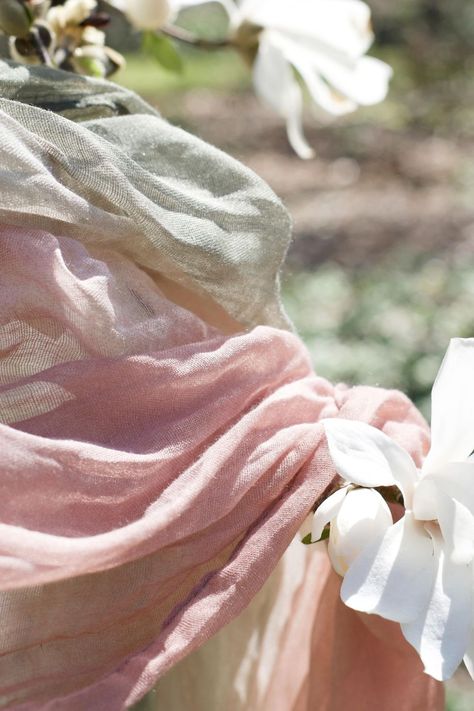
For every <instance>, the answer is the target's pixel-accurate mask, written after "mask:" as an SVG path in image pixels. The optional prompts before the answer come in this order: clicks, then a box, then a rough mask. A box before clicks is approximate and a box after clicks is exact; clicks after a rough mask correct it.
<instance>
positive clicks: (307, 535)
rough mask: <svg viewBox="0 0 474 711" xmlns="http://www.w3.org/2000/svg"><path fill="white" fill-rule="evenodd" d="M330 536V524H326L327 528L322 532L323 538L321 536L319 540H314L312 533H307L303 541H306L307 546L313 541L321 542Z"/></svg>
mask: <svg viewBox="0 0 474 711" xmlns="http://www.w3.org/2000/svg"><path fill="white" fill-rule="evenodd" d="M328 538H329V526H326V528H325V529H324V530H323V532H322V534H321V538H319V539H318V540H317V541H312V540H311V533H307V534H306V536H305V537H304V538H302V539H301V543H304V544H305V546H310V545H311V544H312V543H319V541H325V540H327V539H328Z"/></svg>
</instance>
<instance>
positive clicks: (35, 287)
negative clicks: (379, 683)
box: [0, 63, 441, 711]
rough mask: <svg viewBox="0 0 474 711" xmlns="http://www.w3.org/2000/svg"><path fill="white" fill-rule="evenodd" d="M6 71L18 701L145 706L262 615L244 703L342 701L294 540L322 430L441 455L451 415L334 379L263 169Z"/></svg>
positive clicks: (256, 707) (6, 404)
mask: <svg viewBox="0 0 474 711" xmlns="http://www.w3.org/2000/svg"><path fill="white" fill-rule="evenodd" d="M0 85H1V86H2V87H3V88H4V92H3V98H2V99H0V128H1V131H0V157H1V161H2V170H1V171H0V191H1V194H2V200H1V204H0V493H1V496H0V591H1V592H0V615H1V618H2V625H1V627H0V708H5V709H15V710H16V711H39V710H41V711H84V710H85V709H87V711H89V710H92V711H95V710H97V711H121V710H122V709H126V708H129V707H130V706H131V705H132V704H133V703H135V702H136V701H138V700H139V699H140V698H141V697H142V696H143V695H144V694H145V693H146V691H147V690H149V689H151V688H152V687H153V685H154V684H155V683H156V681H157V680H158V679H160V678H163V676H164V675H165V674H166V673H167V672H168V671H170V670H172V669H173V667H174V666H175V665H176V664H177V663H178V662H179V661H180V660H181V659H184V658H185V657H186V656H187V655H189V654H190V653H192V652H193V650H197V649H198V648H199V647H201V645H203V644H204V643H205V642H206V641H207V640H209V639H210V638H211V637H212V636H213V635H215V634H217V633H219V631H220V630H221V632H220V634H222V635H224V636H225V635H226V634H229V635H230V637H228V638H227V637H225V639H228V640H230V642H231V643H233V642H232V629H234V630H235V627H234V628H231V627H230V628H227V629H224V628H225V625H227V624H228V623H230V622H232V620H236V622H235V624H237V625H238V624H239V620H241V619H243V620H244V622H242V627H241V631H242V635H243V636H242V639H241V642H242V643H243V644H244V646H245V650H242V654H243V656H242V659H241V664H242V665H243V667H242V668H241V670H240V672H239V673H238V674H237V677H236V678H235V684H236V686H235V685H234V681H233V682H232V688H234V687H235V689H236V694H237V697H236V698H237V699H240V700H242V699H244V701H242V703H246V704H247V705H246V706H244V708H246V709H247V710H248V711H251V710H252V711H267V709H268V711H270V709H271V710H272V711H273V709H275V708H277V706H274V705H273V704H274V702H275V699H277V698H278V699H279V703H280V708H281V709H282V711H302V710H303V709H310V708H311V711H314V709H317V710H318V711H329V709H331V711H332V709H334V710H335V709H336V707H335V706H334V705H333V706H330V705H329V706H328V705H326V706H325V705H324V704H323V703H322V702H321V703H319V701H318V702H314V703H313V701H314V698H315V697H314V694H317V693H318V691H317V689H316V690H315V689H314V688H313V686H312V683H313V682H312V681H311V673H312V672H311V673H310V669H312V667H313V665H314V664H319V663H320V660H318V655H314V654H313V652H312V648H313V646H314V645H313V641H312V639H311V635H309V633H308V632H307V633H303V626H304V625H303V624H302V623H303V621H304V614H303V611H307V612H308V615H309V617H308V618H307V619H308V620H309V619H310V617H311V615H312V616H313V617H314V615H315V614H316V613H317V610H318V609H319V606H320V605H324V604H328V605H330V604H333V603H334V600H335V598H336V597H337V591H336V590H335V587H336V586H334V587H333V588H331V590H330V592H328V593H324V595H323V597H322V598H321V595H322V593H321V594H320V591H322V590H323V588H324V581H325V579H326V577H325V576H326V573H325V572H324V570H323V568H321V569H320V568H319V567H317V570H318V571H320V572H315V570H316V569H314V565H316V563H310V562H309V561H310V560H311V557H310V555H309V553H308V551H306V550H304V549H303V546H302V545H301V544H300V543H299V541H296V542H295V543H292V541H293V539H294V537H295V535H296V534H297V532H298V530H299V528H300V526H301V524H302V523H303V521H304V519H305V518H306V516H307V514H308V512H309V511H310V510H311V508H312V507H313V506H314V504H315V502H316V501H317V500H318V499H319V498H320V497H321V495H322V494H323V493H324V491H325V490H326V489H327V487H328V486H329V485H330V484H331V483H332V482H333V480H334V477H335V471H334V469H333V465H332V463H331V459H330V457H329V455H328V452H327V448H326V445H325V441H324V438H323V430H322V426H321V424H320V420H321V419H323V418H325V417H335V416H341V417H346V418H355V419H362V420H364V421H366V422H370V423H371V424H374V425H375V426H377V427H380V428H381V429H383V430H384V431H385V432H387V434H390V436H391V437H393V438H394V439H396V440H397V441H398V442H399V443H400V444H401V445H402V446H404V447H405V448H406V449H407V450H408V451H409V452H410V453H411V454H412V455H413V456H414V457H415V458H416V459H417V460H418V461H419V460H420V459H421V457H422V456H423V455H424V453H425V452H426V449H427V441H428V432H427V427H426V424H425V423H424V421H423V419H422V418H421V416H420V415H419V413H418V412H417V411H416V409H415V408H414V407H413V405H412V404H411V403H410V402H409V400H408V399H407V398H405V397H404V396H403V395H401V394H400V393H397V392H391V391H384V390H380V389H373V388H363V387H361V388H353V389H348V388H345V387H343V386H334V385H332V384H331V383H329V382H327V381H326V380H324V378H321V377H319V376H317V375H315V373H314V372H313V370H312V367H311V364H310V360H309V357H308V354H307V352H306V349H305V348H304V346H303V344H302V343H301V341H300V340H299V339H298V338H297V336H296V335H294V334H293V333H292V332H291V330H288V328H287V327H288V320H287V319H286V317H285V315H284V312H283V310H282V307H281V304H280V301H279V294H278V269H279V266H280V264H281V260H282V258H283V255H284V252H285V250H286V246H287V242H288V234H289V219H288V216H287V213H286V212H285V210H284V208H283V207H282V206H281V204H280V203H279V201H278V200H277V199H276V198H275V196H274V195H273V193H271V191H270V190H269V189H268V188H267V187H266V186H265V185H264V184H263V183H262V181H260V180H259V179H258V178H256V176H254V175H253V174H252V173H251V172H250V171H248V170H246V169H245V168H243V167H242V166H240V165H239V164H238V163H236V162H235V161H233V160H232V159H230V158H229V157H227V156H224V155H223V154H221V153H220V152H219V151H216V150H215V149H212V148H211V147H209V146H207V145H205V144H203V143H202V142H200V141H199V140H198V139H195V138H193V137H191V136H189V135H188V134H186V133H185V132H183V131H180V130H179V129H175V128H173V127H171V126H169V125H168V124H167V123H166V122H165V121H163V120H162V119H160V118H159V117H158V116H157V115H156V113H155V112H154V111H153V110H152V109H149V108H147V107H146V106H145V105H144V104H143V103H142V102H141V101H140V100H139V99H138V98H136V97H134V96H133V95H131V94H129V93H128V92H124V91H122V90H120V89H118V88H112V85H109V84H107V83H105V84H104V83H101V82H94V81H92V80H85V79H83V78H77V77H69V76H68V75H64V74H63V73H60V72H58V73H55V72H51V71H50V70H45V69H41V68H29V69H27V68H25V67H21V68H20V67H17V66H14V65H12V64H9V63H2V64H0ZM62 100H64V103H63V104H61V101H62ZM53 111H55V112H56V113H53ZM61 114H63V115H61ZM282 556H284V558H283V562H280V561H282ZM288 556H290V558H289V559H288ZM287 564H288V565H290V569H291V570H292V571H293V572H294V578H293V577H292V576H293V573H292V574H291V575H290V579H289V578H288V574H287V573H285V571H284V570H283V568H282V566H286V565H287ZM318 565H319V563H318V564H317V566H318ZM285 570H286V569H285ZM272 571H275V573H274V576H273V577H272V578H271V579H270V581H269V583H268V584H266V581H267V580H268V578H269V576H271V574H272ZM275 581H276V582H275ZM285 581H286V582H285ZM281 585H282V586H283V587H281ZM259 591H260V593H259ZM285 591H286V592H285ZM296 593H298V596H299V598H298V599H299V600H300V601H299V602H295V604H293V602H294V601H293V594H296ZM310 593H311V594H313V593H314V600H313V606H312V605H311V594H310ZM326 594H327V596H328V597H327V600H326V597H325V596H326ZM281 595H282V596H283V597H282V598H281ZM288 595H289V598H288ZM256 596H257V597H256ZM254 598H255V599H256V601H257V602H256V603H252V600H253V599H254ZM290 598H291V599H290ZM285 599H286V602H285ZM278 600H282V601H281V602H278ZM295 600H296V598H295ZM259 601H260V602H259ZM272 601H273V602H272ZM273 603H275V608H274V610H275V612H274V613H273V614H272V612H271V608H272V605H273ZM254 604H257V605H258V604H263V605H264V606H267V608H266V609H267V613H269V615H270V618H269V625H268V629H267V632H266V633H265V635H266V636H265V639H266V640H267V641H266V642H265V644H264V647H265V650H266V651H265V655H267V654H270V657H269V661H268V663H266V664H263V662H262V661H261V659H260V657H259V656H258V654H257V653H256V652H255V650H257V651H258V649H259V646H258V645H257V646H256V647H255V650H254V651H252V650H253V647H252V644H254V643H253V642H252V634H253V631H252V626H251V624H249V620H250V622H251V621H252V619H254V618H253V617H252V615H253V614H254V611H255V608H254V607H252V605H254ZM278 610H280V612H281V615H282V616H283V617H282V619H281V620H278V615H277V611H278ZM241 614H243V615H244V616H245V615H247V617H244V618H240V617H239V615H241ZM347 614H349V615H350V614H355V613H352V612H349V613H347ZM263 619H264V618H262V624H263V626H266V625H267V623H266V622H265V623H263ZM265 619H266V618H265ZM311 619H312V618H311ZM350 619H352V618H350ZM245 620H246V621H245ZM315 624H316V623H315ZM315 629H316V628H315ZM321 629H324V626H322V627H321ZM343 629H345V627H344V625H343V626H342V627H341V630H343ZM275 630H276V631H275ZM291 630H293V631H291ZM308 630H309V627H308ZM315 634H316V633H315ZM277 638H278V639H279V649H278V654H276V653H275V650H272V642H271V640H272V639H277ZM298 640H301V646H300V654H299V655H296V654H294V655H292V654H291V649H294V648H295V644H297V641H298ZM249 645H250V646H249ZM368 648H369V649H375V648H376V645H374V644H373V643H370V642H369V643H368ZM262 649H263V648H262ZM350 649H353V648H352V647H350ZM330 652H331V650H329V649H328V650H327V652H325V653H324V654H327V655H328V656H326V657H325V659H326V660H327V659H329V658H330ZM384 653H385V652H384ZM256 654H257V656H255V655H256ZM351 654H352V652H351ZM387 654H388V657H387V658H390V654H389V653H388V652H387ZM272 655H273V656H272ZM292 657H293V662H294V664H295V665H296V666H295V670H297V669H298V668H300V669H302V670H304V673H297V671H295V674H296V676H295V679H296V681H297V683H293V670H291V669H288V670H287V671H288V676H287V678H286V679H285V678H284V675H283V674H282V673H281V668H282V667H281V664H282V663H283V662H282V660H283V659H285V660H288V659H291V658H292ZM266 658H267V657H266V656H265V659H266ZM346 661H347V660H346ZM190 663H191V664H195V663H197V662H196V661H195V662H193V661H192V657H190ZM286 663H287V662H285V664H286ZM223 664H225V660H223ZM246 664H247V671H246V667H245V665H246ZM248 665H251V666H250V667H248ZM208 669H209V671H208V674H209V675H208V676H203V677H202V678H200V680H199V683H200V684H201V685H205V684H207V685H209V684H212V668H210V667H208ZM404 669H405V667H404ZM278 670H280V672H278ZM237 671H238V670H237ZM405 671H406V669H405ZM277 672H278V675H277V677H276V676H275V674H277ZM229 673H231V672H229ZM397 673H398V672H397ZM404 673H405V672H403V673H402V670H400V673H399V674H398V677H397V678H398V680H402V679H404V678H406V677H404V676H403V674H404ZM255 674H257V676H259V678H260V676H261V679H260V681H259V684H260V686H259V690H258V693H257V692H255V693H254V692H253V691H251V690H250V686H249V684H250V681H251V680H252V679H253V678H254V675H255ZM315 678H319V677H317V676H316V677H315ZM414 678H415V681H416V683H418V682H419V674H418V670H415V672H414ZM278 680H281V683H280V685H279V684H278V683H276V682H277V681H278ZM178 683H179V682H178ZM321 683H322V682H321ZM420 683H421V682H420ZM426 683H427V686H426V687H423V688H426V689H428V688H429V689H432V686H430V684H431V682H429V683H428V682H426ZM281 684H283V686H282V685H281ZM318 684H319V682H318ZM331 684H332V682H331ZM331 684H330V685H329V687H324V688H325V689H326V691H325V693H327V694H329V695H330V696H331V695H332V694H333V692H334V691H335V690H334V689H333V688H332V687H331ZM420 688H421V687H420ZM215 689H216V693H217V691H218V689H219V685H217V684H216V686H215ZM344 689H345V691H346V692H347V693H349V687H348V686H344ZM439 689H440V687H439V686H438V687H436V688H435V691H433V694H432V697H433V698H435V697H436V699H437V701H436V703H439V699H440V698H441V696H440V694H439ZM376 692H377V694H379V696H377V698H380V692H381V689H380V688H379V687H377V688H376ZM163 693H164V692H163ZM410 693H411V692H410ZM430 693H431V692H430ZM255 694H257V695H255ZM195 698H196V699H197V698H198V696H197V694H196V695H195ZM331 698H332V697H331ZM337 698H339V697H337ZM361 698H362V697H361ZM371 698H375V697H371ZM400 698H402V695H400ZM430 698H431V697H430ZM216 699H217V702H218V700H219V697H216ZM403 699H404V702H405V701H406V704H405V706H403V708H406V709H407V711H408V710H410V711H415V709H416V708H417V706H416V703H418V701H417V699H418V696H417V695H416V694H411V696H410V695H409V694H407V695H403ZM217 702H216V703H217ZM176 703H177V704H178V705H177V706H176V709H173V708H172V707H171V706H170V707H167V706H166V704H165V708H166V709H167V711H178V709H180V711H181V709H182V706H181V707H180V706H179V703H181V700H180V699H178V701H177V702H176ZM233 703H234V702H233V701H232V704H233ZM239 703H240V701H239ZM324 703H326V702H324ZM436 703H435V702H433V703H431V701H430V704H431V706H429V710H430V711H435V709H436V711H437V710H438V708H440V707H439V705H438V706H436ZM232 704H230V705H229V706H227V707H226V708H228V709H229V711H239V706H238V704H237V705H235V707H234V706H232ZM315 704H316V705H315ZM318 704H319V705H318ZM211 708H212V707H207V708H202V711H211ZM220 708H222V707H219V706H217V707H216V709H215V711H218V709H219V711H220ZM380 708H382V707H381V706H380ZM427 709H428V707H427ZM199 711H201V709H199Z"/></svg>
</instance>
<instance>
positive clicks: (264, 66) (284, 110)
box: [253, 32, 314, 159]
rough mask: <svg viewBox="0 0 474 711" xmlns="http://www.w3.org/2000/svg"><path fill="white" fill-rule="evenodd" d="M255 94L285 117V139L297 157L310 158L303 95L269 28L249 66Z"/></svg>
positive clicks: (311, 152) (262, 36)
mask: <svg viewBox="0 0 474 711" xmlns="http://www.w3.org/2000/svg"><path fill="white" fill-rule="evenodd" d="M253 82H254V86H255V91H256V93H257V95H258V96H259V97H260V98H261V99H262V100H263V101H265V102H266V103H267V104H268V105H269V106H271V108H272V109H274V111H276V112H277V113H278V114H279V115H280V116H281V117H282V118H284V119H285V121H286V128H287V133H288V140H289V141H290V144H291V146H292V148H293V150H294V151H295V153H297V155H299V157H300V158H304V159H306V158H311V157H312V156H313V155H314V154H313V150H312V149H311V147H310V146H309V145H308V143H307V142H306V139H305V137H304V135H303V123H302V113H303V96H302V93H301V89H300V87H299V85H298V82H297V81H296V79H295V77H294V75H293V70H292V69H291V67H290V65H289V64H288V62H287V61H286V59H285V57H284V55H283V53H282V51H281V49H280V48H279V47H277V46H276V45H275V44H274V43H273V42H272V36H271V33H270V32H263V33H262V35H261V40H260V45H259V50H258V54H257V58H256V60H255V64H254V69H253Z"/></svg>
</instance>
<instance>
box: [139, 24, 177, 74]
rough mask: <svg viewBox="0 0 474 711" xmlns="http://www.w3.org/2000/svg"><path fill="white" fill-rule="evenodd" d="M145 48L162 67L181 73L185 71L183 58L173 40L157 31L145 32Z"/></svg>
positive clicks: (143, 45)
mask: <svg viewBox="0 0 474 711" xmlns="http://www.w3.org/2000/svg"><path fill="white" fill-rule="evenodd" d="M142 47H143V50H144V51H145V52H146V53H147V54H150V55H151V56H152V57H154V59H156V61H157V62H158V63H159V64H161V66H162V67H164V68H165V69H167V70H168V71H170V72H175V74H179V73H181V72H182V71H183V60H182V58H181V55H180V54H179V52H178V50H177V49H176V47H175V46H174V44H173V42H172V41H171V40H170V39H168V37H165V36H164V35H159V34H156V33H155V32H144V33H143V44H142Z"/></svg>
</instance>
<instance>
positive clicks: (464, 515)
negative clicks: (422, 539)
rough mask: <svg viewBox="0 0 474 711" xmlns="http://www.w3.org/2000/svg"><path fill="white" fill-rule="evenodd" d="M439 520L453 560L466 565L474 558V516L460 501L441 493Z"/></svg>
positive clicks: (447, 549) (448, 551) (447, 548)
mask: <svg viewBox="0 0 474 711" xmlns="http://www.w3.org/2000/svg"><path fill="white" fill-rule="evenodd" d="M438 521H439V525H440V528H441V532H442V534H443V539H444V541H445V543H446V551H447V553H449V556H450V558H451V561H452V562H453V563H457V564H458V565H463V564H464V565H466V564H469V563H471V562H472V560H473V559H474V516H473V515H472V513H471V512H470V511H469V509H467V508H466V507H465V506H464V505H463V504H462V503H461V502H460V501H456V499H453V498H451V497H450V496H446V495H445V494H441V493H440V494H439V496H438Z"/></svg>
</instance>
